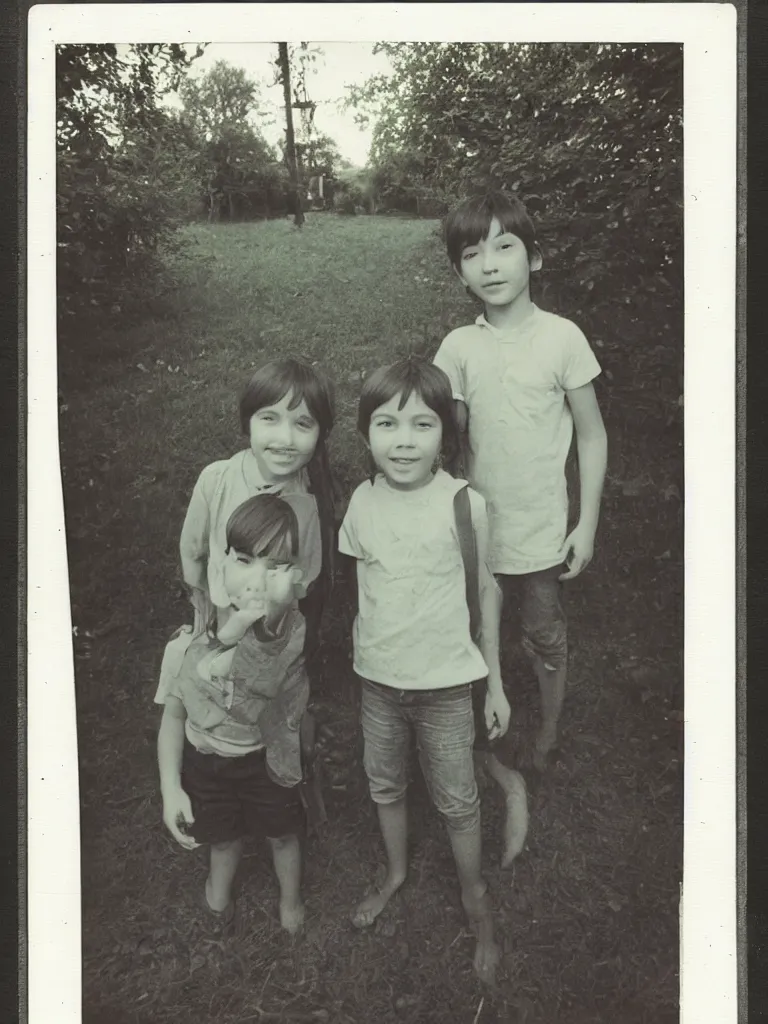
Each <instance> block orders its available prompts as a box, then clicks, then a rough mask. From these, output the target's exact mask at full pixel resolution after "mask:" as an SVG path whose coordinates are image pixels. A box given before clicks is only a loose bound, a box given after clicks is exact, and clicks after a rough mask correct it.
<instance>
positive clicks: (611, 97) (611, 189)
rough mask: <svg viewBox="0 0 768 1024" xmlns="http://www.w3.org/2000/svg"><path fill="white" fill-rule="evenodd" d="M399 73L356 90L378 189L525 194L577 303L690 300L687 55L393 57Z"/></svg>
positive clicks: (642, 47)
mask: <svg viewBox="0 0 768 1024" xmlns="http://www.w3.org/2000/svg"><path fill="white" fill-rule="evenodd" d="M377 49H379V50H382V51H384V52H385V53H386V54H387V55H388V57H389V60H390V62H391V64H392V66H393V69H394V73H393V74H392V75H391V76H389V77H385V76H378V77H376V78H373V79H371V80H370V81H369V82H368V83H367V84H366V85H365V86H364V87H362V88H358V89H353V90H352V91H351V94H350V102H351V104H352V105H354V106H356V107H357V108H358V111H359V113H360V116H361V117H362V118H365V117H369V118H370V117H375V118H376V121H375V128H374V136H373V145H372V153H371V164H372V167H373V170H374V173H375V174H376V175H377V176H378V181H379V184H380V187H381V189H382V191H383V192H384V193H387V192H388V193H389V194H390V195H392V194H395V193H397V192H398V190H399V192H400V193H401V194H402V193H403V192H406V193H408V192H409V193H410V194H411V195H416V194H418V193H419V190H421V192H422V194H427V193H428V194H430V195H431V196H432V197H433V198H434V199H435V200H438V201H441V202H444V203H448V202H452V201H454V200H455V199H456V198H458V197H460V196H464V195H466V194H467V193H470V192H473V191H478V190H480V189H484V188H488V187H503V188H506V189H509V190H512V191H515V192H518V193H519V194H521V195H522V196H523V198H524V199H525V200H526V201H527V204H528V206H529V209H530V210H531V213H532V214H533V216H534V218H535V219H536V221H537V224H538V227H539V231H540V234H541V236H542V241H543V243H544V247H545V257H548V258H549V261H550V265H551V264H552V262H553V261H554V265H555V266H558V265H559V266H562V267H568V268H569V271H570V279H571V281H572V286H573V289H574V292H575V293H580V294H582V295H583V293H584V290H585V289H586V290H588V291H591V292H593V298H597V297H598V295H599V294H600V293H601V292H603V293H604V294H605V295H613V294H615V292H616V288H617V287H623V286H625V285H626V284H627V282H632V284H633V286H638V285H639V283H640V282H643V287H644V288H645V289H646V290H647V291H649V292H650V293H651V294H658V295H659V297H660V298H661V297H666V298H669V297H670V296H672V295H674V294H679V292H680V290H681V288H682V267H681V255H682V254H681V234H682V232H681V228H682V194H681V187H682V48H681V47H680V46H677V45H675V44H647V45H646V44H613V43H611V44H596V43H595V44H572V43H521V44H508V43H504V44H500V43H442V44H434V43H381V44H378V47H377Z"/></svg>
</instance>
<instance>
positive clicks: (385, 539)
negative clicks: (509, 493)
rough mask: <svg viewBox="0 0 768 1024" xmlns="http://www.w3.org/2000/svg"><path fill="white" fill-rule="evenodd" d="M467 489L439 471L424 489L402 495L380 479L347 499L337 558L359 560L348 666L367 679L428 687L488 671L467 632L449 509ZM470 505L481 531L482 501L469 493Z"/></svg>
mask: <svg viewBox="0 0 768 1024" xmlns="http://www.w3.org/2000/svg"><path fill="white" fill-rule="evenodd" d="M464 485H465V481H463V480H455V479H454V478H453V477H452V476H449V474H448V473H446V472H444V471H443V470H438V472H437V473H436V474H435V476H434V478H433V479H432V480H431V481H430V482H429V483H428V484H427V485H426V486H424V487H421V488H419V489H418V490H415V491H402V490H396V489H395V488H393V487H391V486H390V485H389V483H388V482H387V479H386V477H385V476H383V475H382V474H379V475H377V476H376V479H375V481H374V482H373V483H371V482H370V480H368V481H366V482H365V483H363V484H360V486H359V487H358V488H357V490H356V491H355V493H354V494H353V495H352V499H351V500H350V503H349V508H348V509H347V514H346V516H345V517H344V522H343V523H342V525H341V532H340V534H339V551H341V553H342V554H345V555H352V556H354V557H355V558H356V559H357V560H358V562H357V582H358V594H359V609H358V615H357V618H356V619H355V626H354V633H353V636H354V668H355V671H356V672H357V673H358V675H361V676H363V677H364V678H365V679H370V680H372V681H373V682H376V683H383V684H385V685H389V686H394V687H397V688H398V689H402V690H432V689H440V688H444V687H448V686H458V685H460V684H462V683H470V682H473V681H474V680H475V679H483V678H484V677H485V676H486V675H487V674H488V669H487V667H486V664H485V661H484V659H483V656H482V654H481V653H480V651H479V650H478V648H477V647H476V646H475V644H474V643H473V642H472V638H471V637H470V633H469V609H468V607H467V598H466V579H465V574H464V563H463V561H462V558H461V549H460V547H459V539H458V534H457V530H456V519H455V514H454V507H453V499H454V495H455V494H456V492H457V491H458V490H460V488H461V487H463V486H464ZM469 498H470V508H471V511H472V520H473V522H474V523H475V524H477V523H478V522H480V521H481V519H482V517H484V516H485V502H484V501H483V499H482V498H481V497H480V495H479V494H477V492H475V491H472V490H470V492H469Z"/></svg>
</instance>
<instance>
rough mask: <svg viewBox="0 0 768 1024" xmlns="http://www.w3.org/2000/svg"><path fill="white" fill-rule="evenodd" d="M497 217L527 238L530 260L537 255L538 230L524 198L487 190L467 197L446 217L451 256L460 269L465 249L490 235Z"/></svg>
mask: <svg viewBox="0 0 768 1024" xmlns="http://www.w3.org/2000/svg"><path fill="white" fill-rule="evenodd" d="M494 217H495V218H496V219H497V220H498V222H499V224H500V225H501V227H502V230H503V231H505V232H506V231H508V232H509V233H510V234H512V235H517V237H518V238H519V239H520V240H521V241H522V242H523V244H524V245H525V250H526V252H527V253H528V259H529V260H531V259H533V257H534V256H535V255H536V252H537V248H536V230H535V228H534V226H533V221H532V220H531V218H530V216H529V215H528V211H527V210H526V208H525V204H524V203H523V202H522V200H520V199H518V197H517V196H515V195H508V194H507V193H506V192H486V193H484V194H483V195H479V196H475V197H474V198H472V199H466V200H465V201H464V202H463V203H461V204H460V205H459V206H457V207H455V208H454V209H453V210H451V211H450V213H449V214H448V216H447V217H446V219H445V244H446V248H447V249H448V258H449V260H450V261H451V263H452V264H453V266H454V267H455V268H456V270H459V269H460V266H461V254H462V252H463V251H464V250H465V249H466V248H467V246H470V245H477V244H478V242H480V241H481V240H482V239H483V238H485V237H486V235H487V234H488V231H489V230H490V227H491V221H492V220H493V218H494Z"/></svg>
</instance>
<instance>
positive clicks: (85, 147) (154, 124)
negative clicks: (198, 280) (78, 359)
mask: <svg viewBox="0 0 768 1024" xmlns="http://www.w3.org/2000/svg"><path fill="white" fill-rule="evenodd" d="M201 52H202V50H201V49H200V48H198V50H197V51H196V53H195V54H190V53H189V52H188V51H186V50H185V49H184V48H183V47H182V46H178V45H175V44H173V45H166V44H152V45H131V46H129V47H125V48H121V49H120V51H118V48H117V47H116V46H114V45H110V44H105V45H98V46H96V45H93V46H91V45H88V46H80V45H65V46H59V47H57V51H56V85H57V93H56V121H57V127H56V142H57V229H58V248H57V256H58V259H57V275H58V296H59V315H60V318H63V320H62V322H65V321H67V320H68V319H71V318H75V319H78V316H79V315H82V314H83V313H84V312H86V311H93V310H94V309H98V310H102V311H104V310H110V309H113V308H114V309H118V308H122V306H123V305H124V304H125V303H126V302H129V301H130V300H131V298H132V297H134V296H136V295H137V294H139V293H142V292H144V296H145V297H146V294H147V293H146V291H144V290H145V289H147V288H148V287H149V286H150V285H151V286H153V287H155V286H157V284H158V282H159V281H160V280H161V275H160V263H159V259H158V253H159V250H160V248H161V247H162V246H163V245H164V244H165V243H168V242H169V241H170V239H171V238H172V236H173V233H174V231H175V229H176V228H177V227H178V225H179V224H180V223H182V222H183V221H184V220H185V219H187V218H188V216H189V213H190V204H191V202H192V201H193V198H194V180H193V177H192V175H191V174H190V173H189V170H188V156H189V149H188V140H187V139H186V137H185V135H184V132H183V131H181V130H180V129H179V125H178V123H177V122H176V121H175V119H174V118H173V117H172V115H170V114H169V113H168V112H167V111H165V110H163V109H162V108H161V106H160V105H159V100H160V97H161V96H162V95H163V94H164V93H166V92H168V91H170V90H172V89H174V88H176V87H177V85H178V83H179V81H180V80H181V77H182V76H183V75H184V74H185V73H186V70H187V68H188V67H189V65H190V64H191V62H192V60H194V59H195V57H196V56H198V55H199V54H200V53H201Z"/></svg>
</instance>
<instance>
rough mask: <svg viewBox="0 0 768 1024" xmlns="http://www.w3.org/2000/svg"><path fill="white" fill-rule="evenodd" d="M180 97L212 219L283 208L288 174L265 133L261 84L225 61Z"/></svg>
mask: <svg viewBox="0 0 768 1024" xmlns="http://www.w3.org/2000/svg"><path fill="white" fill-rule="evenodd" d="M180 96H181V100H182V103H183V110H182V113H181V115H180V117H181V120H182V121H183V122H184V124H185V125H186V126H187V128H188V130H189V132H190V133H191V135H192V136H193V137H194V139H195V147H196V149H197V156H196V159H195V168H196V172H197V175H198V178H199V183H200V184H199V188H200V194H201V197H202V201H203V205H204V208H205V209H206V211H207V214H208V219H209V220H219V219H220V218H222V217H226V218H227V219H229V220H238V219H245V218H248V217H253V216H265V217H266V216H269V215H270V213H271V212H272V210H273V208H275V207H278V208H282V207H283V206H284V203H283V201H282V193H283V192H284V190H285V186H286V182H285V180H284V179H285V175H283V174H282V173H281V171H280V169H279V167H278V166H277V156H276V154H275V152H274V151H273V149H272V147H271V146H269V145H268V144H267V142H266V140H265V139H264V137H263V135H262V134H261V132H260V130H259V127H260V125H261V124H263V123H264V119H265V116H266V115H265V113H264V110H263V108H262V106H261V100H260V94H259V86H258V83H256V82H255V81H253V80H252V79H250V78H249V77H248V76H247V75H246V73H245V71H244V70H243V69H242V68H238V67H233V66H232V65H230V64H227V62H226V61H221V60H220V61H217V62H216V63H215V64H214V65H213V67H212V68H211V69H210V71H208V72H206V74H205V75H203V76H202V77H201V78H198V79H190V78H188V79H186V80H185V81H184V82H182V84H181V89H180Z"/></svg>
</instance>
